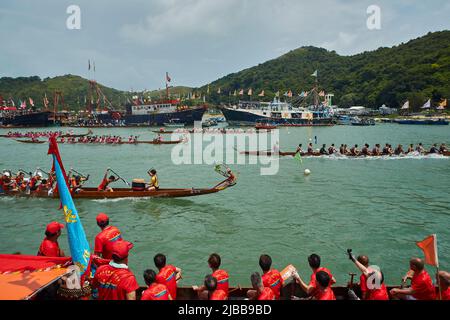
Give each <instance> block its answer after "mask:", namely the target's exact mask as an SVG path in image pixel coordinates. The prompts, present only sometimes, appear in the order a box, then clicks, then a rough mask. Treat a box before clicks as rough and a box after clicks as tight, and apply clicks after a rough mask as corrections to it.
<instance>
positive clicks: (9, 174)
mask: <svg viewBox="0 0 450 320" xmlns="http://www.w3.org/2000/svg"><path fill="white" fill-rule="evenodd" d="M3 175H4V176H7V177H11V173H9V172H8V171H5V172H3Z"/></svg>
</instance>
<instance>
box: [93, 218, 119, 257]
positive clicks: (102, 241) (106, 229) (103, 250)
mask: <svg viewBox="0 0 450 320" xmlns="http://www.w3.org/2000/svg"><path fill="white" fill-rule="evenodd" d="M96 220H97V225H98V226H99V227H100V229H102V231H101V232H100V233H99V234H98V235H97V236H96V237H95V247H94V252H95V254H96V255H98V256H99V257H102V258H104V259H111V258H112V246H113V244H114V242H116V241H121V240H122V234H121V233H120V230H119V229H118V228H116V227H114V226H110V225H109V217H108V216H107V215H106V214H104V213H99V214H98V215H97V218H96Z"/></svg>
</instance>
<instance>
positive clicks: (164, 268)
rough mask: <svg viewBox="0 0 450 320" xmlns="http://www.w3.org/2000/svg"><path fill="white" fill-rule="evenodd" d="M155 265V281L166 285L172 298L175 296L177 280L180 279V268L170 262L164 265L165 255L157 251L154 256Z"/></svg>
mask: <svg viewBox="0 0 450 320" xmlns="http://www.w3.org/2000/svg"><path fill="white" fill-rule="evenodd" d="M153 261H154V262H155V266H156V267H157V268H158V270H159V273H158V275H157V276H156V282H157V283H161V284H163V285H165V286H166V287H167V289H168V290H169V293H170V295H171V296H172V298H173V299H176V298H177V287H178V286H177V281H178V280H180V279H181V269H180V268H177V267H175V266H173V265H171V264H169V265H166V256H165V255H163V254H162V253H158V254H157V255H156V256H155V257H154V258H153Z"/></svg>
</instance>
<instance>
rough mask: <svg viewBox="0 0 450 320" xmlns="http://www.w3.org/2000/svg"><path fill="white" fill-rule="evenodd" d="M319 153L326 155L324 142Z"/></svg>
mask: <svg viewBox="0 0 450 320" xmlns="http://www.w3.org/2000/svg"><path fill="white" fill-rule="evenodd" d="M319 153H320V154H321V155H328V151H327V145H326V144H323V145H322V148H320V151H319Z"/></svg>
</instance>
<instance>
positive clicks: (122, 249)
mask: <svg viewBox="0 0 450 320" xmlns="http://www.w3.org/2000/svg"><path fill="white" fill-rule="evenodd" d="M133 247H134V245H133V244H132V243H131V242H128V241H125V240H120V241H116V242H114V243H113V246H112V254H113V255H116V256H117V257H118V258H119V259H125V258H126V257H128V252H130V250H131V249H132V248H133Z"/></svg>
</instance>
